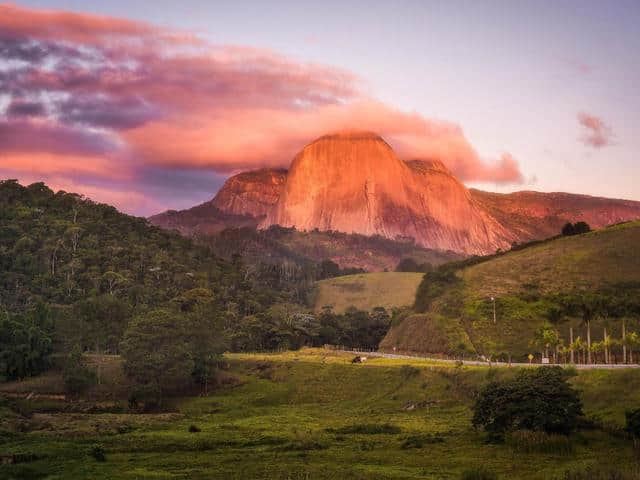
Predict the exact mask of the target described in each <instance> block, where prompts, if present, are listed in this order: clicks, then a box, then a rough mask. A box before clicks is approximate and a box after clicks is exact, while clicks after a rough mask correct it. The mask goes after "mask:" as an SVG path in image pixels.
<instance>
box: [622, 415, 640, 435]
mask: <svg viewBox="0 0 640 480" xmlns="http://www.w3.org/2000/svg"><path fill="white" fill-rule="evenodd" d="M625 416H626V419H627V425H626V431H627V432H628V433H630V434H631V435H632V436H633V437H635V438H640V408H637V409H635V410H630V411H628V412H626V414H625Z"/></svg>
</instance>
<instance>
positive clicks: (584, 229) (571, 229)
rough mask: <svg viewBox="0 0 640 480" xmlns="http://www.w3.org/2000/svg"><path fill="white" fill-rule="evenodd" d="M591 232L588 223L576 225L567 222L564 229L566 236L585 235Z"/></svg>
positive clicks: (563, 232) (577, 223)
mask: <svg viewBox="0 0 640 480" xmlns="http://www.w3.org/2000/svg"><path fill="white" fill-rule="evenodd" d="M590 231H591V227H590V226H589V224H588V223H586V222H576V223H569V222H567V223H566V224H565V225H564V226H563V227H562V235H564V236H569V235H581V234H583V233H589V232H590Z"/></svg>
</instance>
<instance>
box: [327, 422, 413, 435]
mask: <svg viewBox="0 0 640 480" xmlns="http://www.w3.org/2000/svg"><path fill="white" fill-rule="evenodd" d="M326 431H327V432H329V433H337V434H340V435H348V434H361V435H378V434H391V435H395V434H398V433H400V432H401V430H400V427H398V426H396V425H390V424H388V423H384V424H380V425H377V424H370V423H361V424H356V425H347V426H344V427H340V428H327V430H326Z"/></svg>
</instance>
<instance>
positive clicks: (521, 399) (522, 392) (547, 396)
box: [473, 367, 582, 438]
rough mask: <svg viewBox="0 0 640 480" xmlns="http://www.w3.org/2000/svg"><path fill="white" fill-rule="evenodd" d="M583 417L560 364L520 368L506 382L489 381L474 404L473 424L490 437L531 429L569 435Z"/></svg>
mask: <svg viewBox="0 0 640 480" xmlns="http://www.w3.org/2000/svg"><path fill="white" fill-rule="evenodd" d="M581 416H582V403H581V401H580V398H579V396H578V392H577V391H575V390H574V389H573V388H572V387H571V386H570V385H569V383H568V382H567V372H566V371H565V370H563V369H562V368H560V367H542V368H538V369H535V370H523V371H521V372H519V373H518V375H517V376H516V377H515V378H513V379H511V380H507V381H502V382H491V383H490V384H489V385H487V387H486V388H485V389H484V390H482V392H480V396H479V397H478V400H477V401H476V403H475V405H474V407H473V425H475V426H481V427H483V428H484V429H485V430H486V431H487V433H489V435H490V437H492V438H502V437H503V436H504V434H505V433H506V432H510V431H515V430H533V431H543V432H546V433H561V434H564V435H568V434H570V433H571V432H573V431H575V430H576V428H577V427H578V422H579V420H580V417H581Z"/></svg>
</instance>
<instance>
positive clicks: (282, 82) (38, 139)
mask: <svg viewBox="0 0 640 480" xmlns="http://www.w3.org/2000/svg"><path fill="white" fill-rule="evenodd" d="M0 55H2V56H3V57H5V58H8V59H13V60H16V61H17V62H16V63H15V66H13V67H11V68H9V69H8V70H6V71H0V95H3V94H4V95H5V96H9V98H10V102H9V105H10V108H7V109H6V110H5V112H4V113H3V112H2V111H0V140H1V141H0V170H2V168H3V167H5V170H7V169H9V170H11V171H18V170H16V169H19V165H18V163H17V160H16V159H25V158H27V157H26V156H28V155H33V158H44V157H43V155H46V154H48V155H50V157H48V159H47V160H46V161H41V162H38V161H32V162H27V163H24V168H23V172H25V173H28V174H30V175H34V176H35V175H37V174H38V172H41V173H42V174H43V175H44V174H47V175H51V174H53V173H55V175H57V178H58V180H59V179H60V178H63V177H64V176H65V174H66V175H67V179H68V181H69V182H71V181H72V179H76V180H75V181H76V183H75V185H85V186H86V185H87V184H88V182H86V181H84V182H82V183H78V180H77V175H83V176H84V177H87V176H89V175H93V176H94V181H93V184H95V183H96V182H98V183H101V184H102V185H103V186H102V187H101V188H103V189H106V188H108V187H107V186H104V185H106V184H107V183H108V182H110V181H113V180H115V179H121V177H122V172H123V171H126V172H127V175H128V176H129V178H130V179H131V182H133V183H132V185H134V186H135V184H136V183H135V182H141V181H143V179H144V178H145V176H146V170H148V169H150V168H151V169H156V170H157V169H160V170H163V169H175V170H176V171H177V170H185V169H207V170H210V171H214V172H231V171H237V170H240V169H248V168H256V167H261V166H266V165H271V166H288V165H289V163H290V162H291V160H292V158H293V156H294V155H295V153H297V152H298V151H299V150H300V149H301V148H302V147H304V145H305V144H306V143H308V142H310V141H312V140H313V139H314V138H316V137H318V136H321V135H323V134H326V133H328V132H331V131H335V130H340V129H349V128H354V127H355V128H360V129H367V130H372V131H375V132H378V133H379V134H381V135H382V136H383V137H384V138H385V139H386V140H388V141H389V142H390V143H391V144H392V146H393V147H394V148H395V149H396V150H397V151H398V152H399V154H400V155H401V156H402V157H403V158H416V157H424V158H433V159H439V160H442V161H443V162H444V163H445V164H447V166H448V167H449V168H450V169H451V170H452V171H453V172H454V173H455V174H456V175H458V176H459V177H460V178H461V179H462V180H465V181H487V182H498V183H509V182H521V181H522V175H521V173H520V170H519V167H518V164H517V161H516V160H515V159H514V158H513V157H512V156H511V155H509V154H505V155H504V156H503V157H502V158H500V159H494V160H491V159H486V158H483V157H481V156H480V155H479V154H478V153H477V152H476V151H475V149H474V148H473V146H472V145H471V144H470V143H469V142H468V141H467V139H466V138H465V136H464V134H463V132H462V130H461V128H460V127H459V126H457V125H455V124H453V123H447V122H441V121H434V120H430V119H428V118H425V117H423V116H421V115H419V114H416V113H407V112H403V111H400V110H398V109H396V108H394V107H392V106H389V105H386V104H383V103H381V102H379V101H377V100H376V99H373V98H370V97H368V96H367V95H365V94H364V93H363V89H362V88H361V79H359V78H358V77H357V76H356V75H354V74H352V73H351V72H348V71H345V70H342V69H338V68H334V67H330V66H325V65H317V64H312V63H301V62H296V61H293V60H291V59H288V58H286V57H283V56H281V55H278V54H276V53H274V52H271V51H268V50H261V49H256V48H251V47H244V46H233V45H222V46H221V45H211V44H208V43H207V42H205V41H203V40H201V39H199V38H198V37H196V36H194V35H192V34H191V33H190V32H176V31H169V30H166V29H163V28H160V27H157V26H154V25H150V24H146V23H141V22H134V21H130V20H126V19H119V18H113V17H103V16H94V15H85V14H78V13H70V12H61V11H44V10H31V9H25V8H21V7H17V6H6V5H5V6H0ZM12 65H13V64H12ZM9 154H10V155H11V156H9ZM61 155H67V156H68V157H69V158H70V159H71V160H63V159H62V157H61ZM78 158H84V159H88V160H86V161H87V162H88V163H91V164H93V165H94V167H88V168H87V167H83V168H82V169H80V170H79V169H78V168H76V166H77V165H79V163H78V162H75V161H74V160H73V159H78ZM3 162H4V165H3ZM9 162H10V163H9ZM53 165H57V167H56V168H54V167H53ZM116 172H117V173H116ZM185 178H186V177H185ZM85 179H86V178H85ZM187 188H188V187H187ZM148 191H150V192H152V191H153V189H152V188H149V189H148ZM211 193H213V191H212V192H211ZM101 195H104V194H103V193H102V194H101ZM147 195H154V194H153V193H147ZM153 201H154V202H156V203H160V202H158V201H155V200H153ZM151 203H153V202H152V201H150V203H149V204H151ZM137 204H138V205H139V204H140V202H138V203H137ZM132 205H133V202H132ZM135 208H138V207H133V206H132V207H131V208H129V211H132V209H135Z"/></svg>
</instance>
